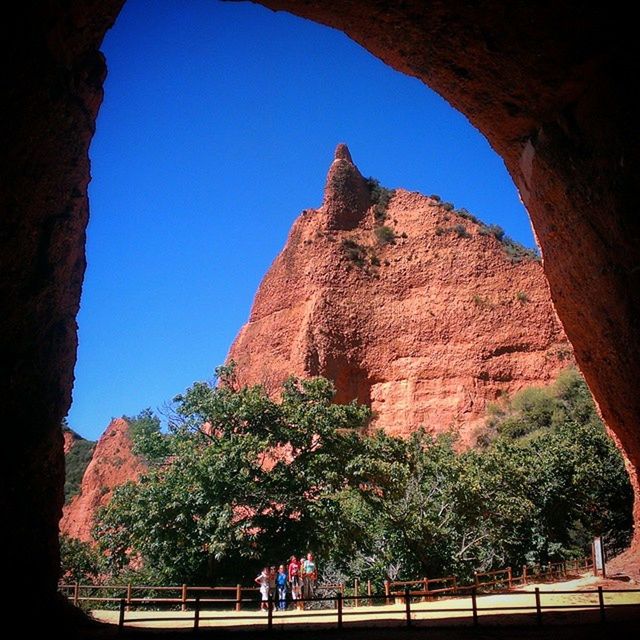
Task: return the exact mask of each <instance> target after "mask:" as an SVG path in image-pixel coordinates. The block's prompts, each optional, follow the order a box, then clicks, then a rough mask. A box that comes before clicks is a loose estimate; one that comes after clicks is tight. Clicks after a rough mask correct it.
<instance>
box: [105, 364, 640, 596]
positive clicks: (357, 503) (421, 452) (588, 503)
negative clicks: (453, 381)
mask: <svg viewBox="0 0 640 640" xmlns="http://www.w3.org/2000/svg"><path fill="white" fill-rule="evenodd" d="M219 374H220V376H221V377H222V378H224V379H226V380H227V382H224V381H222V383H221V384H218V385H217V386H213V385H210V384H206V383H196V384H194V385H193V386H192V387H191V388H190V389H188V390H187V392H186V393H185V394H183V395H181V396H178V397H177V398H176V400H175V402H176V416H177V419H176V421H175V422H174V423H173V424H171V425H170V430H169V433H167V434H164V435H163V434H160V436H159V437H160V438H161V439H162V440H163V442H164V446H165V447H166V448H165V451H166V457H165V459H164V460H163V464H157V465H156V466H154V467H153V468H152V469H151V471H150V472H149V473H148V474H147V475H146V476H144V477H143V478H142V479H141V480H140V482H139V483H138V484H132V483H129V484H127V485H124V486H123V487H120V488H119V489H118V490H117V491H116V492H115V494H114V497H113V498H112V500H111V502H110V503H109V505H108V506H107V507H106V508H105V509H103V510H102V511H101V512H100V513H99V514H98V518H97V524H96V529H95V536H96V539H97V540H98V541H99V544H100V548H101V550H102V551H104V552H108V553H107V555H106V561H107V563H108V565H109V570H110V571H111V572H112V573H114V574H117V573H118V572H123V571H124V572H130V571H131V570H132V566H137V563H138V562H139V561H141V562H142V566H143V567H144V571H145V572H146V575H147V576H153V577H154V581H160V582H163V583H174V584H175V583H178V584H180V583H182V582H189V583H192V584H197V583H207V584H211V583H215V582H218V583H227V584H229V583H231V584H233V583H235V582H237V581H245V580H248V579H250V578H251V577H252V576H253V575H254V572H255V569H256V565H260V564H263V563H268V564H274V563H276V562H279V561H281V559H283V558H286V557H288V556H289V555H290V554H291V553H300V552H301V551H304V550H306V549H313V550H314V551H315V552H316V553H317V555H318V558H319V561H320V566H322V567H326V570H327V571H328V572H329V573H330V574H331V575H334V576H335V575H349V576H350V577H359V578H361V579H372V580H374V581H376V582H377V583H379V581H380V579H381V578H382V577H383V576H385V575H387V576H390V577H392V578H397V577H401V578H406V579H411V578H419V577H421V576H423V575H430V576H442V575H447V574H451V573H455V574H456V575H458V576H459V577H461V578H468V579H470V578H471V576H472V571H473V570H474V569H477V570H491V569H497V568H501V567H504V566H509V565H511V566H520V565H522V564H524V563H535V562H548V561H553V560H560V559H562V558H566V557H571V556H577V555H583V554H584V553H585V552H586V551H587V550H588V547H589V541H590V538H591V536H592V535H594V534H604V535H605V536H606V537H607V539H609V540H610V541H612V542H613V544H614V545H616V546H620V545H622V544H624V542H625V541H626V540H628V538H629V535H630V531H631V504H632V493H631V489H630V485H629V480H628V477H627V476H626V473H625V470H624V465H623V463H622V460H621V458H620V455H619V453H618V452H617V450H616V449H615V447H614V446H613V444H612V443H611V441H610V440H609V439H608V438H607V436H606V434H605V433H604V429H603V427H602V424H601V423H600V421H599V420H598V418H597V415H596V412H595V409H594V406H593V402H592V400H591V396H590V394H589V392H588V390H587V388H586V385H585V384H584V381H583V380H582V379H581V378H580V376H579V375H578V374H577V373H576V372H575V371H573V370H569V371H567V372H565V373H563V374H562V375H561V376H560V377H559V378H558V381H557V382H556V383H555V385H553V386H552V387H550V388H545V389H526V390H523V391H522V392H520V393H518V394H516V395H515V396H514V397H513V399H512V400H511V401H510V402H503V403H501V404H494V405H493V406H492V407H491V409H490V411H489V417H488V420H487V433H486V434H485V436H486V437H485V438H484V443H485V444H484V447H482V448H478V449H475V450H467V451H464V452H462V453H459V452H457V451H456V447H455V441H454V439H453V438H452V437H450V436H439V437H437V438H433V437H432V436H431V435H429V434H428V433H426V432H425V431H423V430H420V431H418V432H417V433H414V434H413V435H412V436H411V437H410V438H408V439H406V440H402V439H400V438H395V437H391V436H389V435H386V434H384V433H383V432H376V433H373V434H365V433H364V432H363V431H362V427H363V426H365V425H366V423H367V421H368V419H369V416H370V412H369V410H368V409H367V408H366V407H363V406H361V405H358V404H355V403H352V404H349V405H336V404H333V402H332V400H333V397H334V388H333V385H332V384H331V383H330V382H329V381H327V380H325V379H322V378H314V379H311V380H299V379H296V378H291V379H289V380H288V381H287V382H286V383H285V384H284V386H283V388H282V391H281V394H280V398H281V399H280V401H274V400H273V399H271V398H269V397H268V396H267V394H266V392H265V390H264V389H263V388H262V387H260V386H254V387H243V388H238V386H237V385H236V384H235V377H234V375H233V374H234V372H233V368H232V367H231V370H229V369H227V370H224V371H220V372H219ZM147 417H149V416H147ZM151 433H156V432H155V431H152V432H151ZM148 434H149V432H148V431H145V430H144V429H142V430H136V431H135V432H134V439H135V440H136V441H137V440H138V439H140V441H141V442H143V443H144V442H145V439H146V438H147V437H148ZM154 437H155V436H154ZM136 444H137V442H136ZM134 559H135V562H133V563H132V560H134Z"/></svg>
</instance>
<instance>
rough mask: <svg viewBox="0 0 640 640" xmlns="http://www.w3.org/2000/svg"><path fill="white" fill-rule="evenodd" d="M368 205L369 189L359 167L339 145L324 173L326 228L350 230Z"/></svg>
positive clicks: (357, 222) (346, 150) (342, 145)
mask: <svg viewBox="0 0 640 640" xmlns="http://www.w3.org/2000/svg"><path fill="white" fill-rule="evenodd" d="M369 205H370V196H369V189H368V187H367V182H366V180H365V179H364V178H363V177H362V174H361V173H360V171H358V167H356V166H355V164H353V160H352V158H351V153H350V152H349V147H347V145H346V144H344V143H343V142H341V143H340V144H339V145H338V146H337V147H336V151H335V154H334V160H333V162H332V164H331V167H330V168H329V173H328V174H327V182H326V184H325V187H324V201H323V203H322V211H324V213H325V215H326V217H327V221H326V226H327V228H328V229H336V230H337V229H353V228H355V227H357V226H358V224H359V222H360V221H361V220H362V218H363V217H364V214H365V213H366V212H367V209H368V208H369Z"/></svg>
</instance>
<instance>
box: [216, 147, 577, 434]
mask: <svg viewBox="0 0 640 640" xmlns="http://www.w3.org/2000/svg"><path fill="white" fill-rule="evenodd" d="M369 204H370V202H369V189H368V187H367V183H366V181H365V180H364V179H363V178H362V176H361V174H360V172H359V171H358V169H357V168H356V167H355V166H354V165H353V164H352V162H351V157H350V154H349V152H348V150H347V149H346V147H345V146H344V145H339V146H338V149H337V150H336V157H335V159H334V161H333V163H332V165H331V167H330V169H329V174H328V177H327V183H326V187H325V194H324V201H323V205H322V207H321V208H320V209H317V210H307V211H304V212H303V213H302V215H301V216H300V217H299V218H298V219H297V220H296V222H295V223H294V225H293V228H292V230H291V232H290V234H289V238H288V240H287V243H286V246H285V248H284V249H283V251H282V252H281V253H280V255H279V256H278V257H277V258H276V260H275V262H274V263H273V265H272V266H271V268H270V269H269V272H268V273H267V275H266V276H265V278H264V280H263V282H262V284H261V285H260V288H259V290H258V293H257V295H256V297H255V301H254V304H253V308H252V310H251V315H250V318H249V322H248V323H247V324H246V325H245V326H244V327H243V328H242V330H241V331H240V333H239V335H238V336H237V338H236V340H235V342H234V344H233V346H232V348H231V350H230V352H229V358H230V359H233V360H234V361H235V362H236V363H237V365H238V379H239V382H240V383H246V384H252V383H259V382H262V383H264V384H266V385H267V387H268V388H269V390H270V391H275V390H276V389H277V388H278V386H279V384H280V383H281V381H282V380H283V379H284V378H286V376H288V375H290V374H296V375H302V376H309V375H323V376H326V377H328V378H331V379H332V380H334V382H335V384H336V386H337V391H338V394H337V399H338V400H339V401H349V400H352V399H354V398H357V399H358V400H359V401H360V402H365V403H367V404H369V405H370V406H371V407H372V408H373V410H374V411H375V412H376V413H377V415H378V418H377V420H376V422H375V423H374V424H375V426H376V427H382V428H384V429H385V430H386V431H387V432H389V433H396V434H401V435H407V434H408V433H410V432H411V431H413V430H415V429H416V428H418V427H419V426H420V425H424V426H425V427H426V428H427V429H429V430H432V431H433V432H441V431H444V430H447V429H449V428H453V429H454V430H455V431H457V432H458V433H460V436H461V440H462V442H463V443H464V444H472V443H473V439H474V433H475V431H476V428H477V427H478V426H479V425H480V424H481V423H482V421H483V414H484V411H485V408H486V404H487V402H490V401H493V400H496V399H497V398H498V397H499V396H500V395H502V394H505V393H508V394H510V393H512V392H514V391H517V390H518V389H521V388H522V387H525V386H531V385H536V384H548V383H549V382H550V381H551V380H553V379H554V378H555V377H556V375H557V374H558V372H559V371H560V370H561V369H562V368H564V367H566V366H567V365H568V364H569V363H571V362H573V356H572V351H571V347H570V345H569V344H568V342H567V339H566V337H565V335H564V333H563V331H562V328H561V327H560V324H559V322H558V320H557V318H556V314H555V312H554V310H553V306H552V304H551V298H550V295H549V290H548V285H547V283H546V280H545V278H544V274H543V271H542V266H541V265H540V263H539V262H538V261H536V260H533V259H530V258H525V259H523V260H521V261H519V262H516V261H513V260H512V259H511V258H510V257H509V256H508V255H507V253H506V251H505V246H504V244H503V243H502V242H500V241H499V240H498V239H496V237H495V236H494V235H493V234H491V233H487V228H486V227H484V226H483V225H479V224H477V223H476V222H473V221H471V220H469V219H466V218H464V217H462V216H460V215H458V214H457V213H455V212H453V211H448V210H447V207H446V206H445V205H444V204H443V203H441V202H439V201H437V200H436V199H433V198H429V197H425V196H422V195H420V194H418V193H410V192H408V191H403V190H397V191H396V192H395V195H394V196H393V197H392V199H391V201H390V204H389V206H388V210H387V213H386V219H385V220H384V223H383V224H384V225H385V226H388V227H389V228H390V229H393V231H394V234H395V240H393V242H388V243H385V242H381V241H380V240H379V239H378V237H377V234H376V232H375V230H376V228H378V234H379V233H380V231H379V228H380V226H381V225H380V222H379V221H378V222H377V221H376V220H375V216H374V207H369Z"/></svg>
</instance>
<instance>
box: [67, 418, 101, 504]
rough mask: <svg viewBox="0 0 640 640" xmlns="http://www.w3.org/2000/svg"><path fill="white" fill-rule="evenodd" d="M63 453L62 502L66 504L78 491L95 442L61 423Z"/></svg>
mask: <svg viewBox="0 0 640 640" xmlns="http://www.w3.org/2000/svg"><path fill="white" fill-rule="evenodd" d="M62 433H63V435H64V453H65V467H64V468H65V481H64V502H65V504H67V503H68V502H69V501H70V500H71V498H73V496H75V495H76V494H77V493H78V492H79V491H80V484H81V483H82V476H83V475H84V472H85V470H86V468H87V467H88V466H89V463H90V462H91V458H92V456H93V451H94V449H95V448H96V443H95V442H93V441H92V440H85V439H84V438H83V437H82V436H80V435H79V434H77V433H76V432H75V431H74V430H73V429H71V428H70V427H69V425H68V424H66V423H65V424H63V425H62Z"/></svg>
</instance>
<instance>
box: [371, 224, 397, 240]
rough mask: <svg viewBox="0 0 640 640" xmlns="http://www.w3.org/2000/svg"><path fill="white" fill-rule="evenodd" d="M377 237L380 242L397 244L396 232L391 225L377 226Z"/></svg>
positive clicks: (375, 230)
mask: <svg viewBox="0 0 640 640" xmlns="http://www.w3.org/2000/svg"><path fill="white" fill-rule="evenodd" d="M374 233H375V235H376V239H377V241H378V242H379V243H380V244H395V243H396V234H395V233H394V231H393V229H392V228H391V227H385V226H382V227H376V228H375V229H374Z"/></svg>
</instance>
